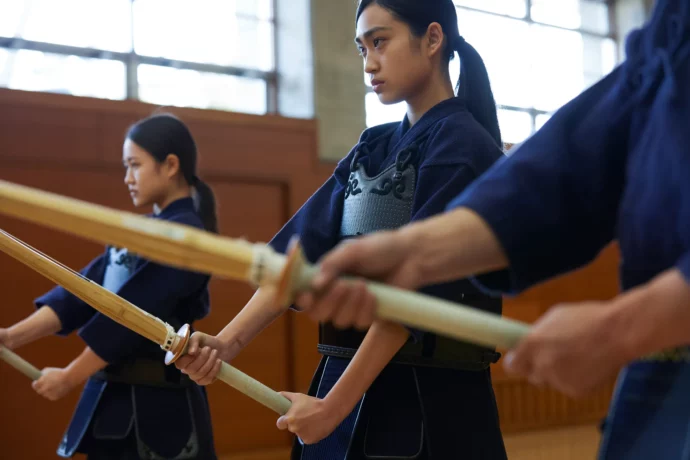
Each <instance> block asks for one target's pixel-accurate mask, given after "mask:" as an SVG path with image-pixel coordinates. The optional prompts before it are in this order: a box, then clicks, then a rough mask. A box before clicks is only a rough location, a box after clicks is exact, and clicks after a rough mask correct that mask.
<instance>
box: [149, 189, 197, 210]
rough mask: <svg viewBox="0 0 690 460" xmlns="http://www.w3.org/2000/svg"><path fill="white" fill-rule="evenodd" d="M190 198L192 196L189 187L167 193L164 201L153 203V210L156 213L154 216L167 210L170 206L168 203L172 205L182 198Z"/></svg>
mask: <svg viewBox="0 0 690 460" xmlns="http://www.w3.org/2000/svg"><path fill="white" fill-rule="evenodd" d="M190 196H192V190H191V187H182V188H179V189H177V190H174V191H173V192H171V193H169V194H168V195H167V196H166V197H165V198H164V199H162V200H159V201H158V202H156V203H154V205H153V210H154V211H155V212H156V214H158V213H159V212H161V211H162V210H164V209H165V208H167V207H168V206H169V205H170V203H173V202H175V201H177V200H180V199H182V198H189V197H190Z"/></svg>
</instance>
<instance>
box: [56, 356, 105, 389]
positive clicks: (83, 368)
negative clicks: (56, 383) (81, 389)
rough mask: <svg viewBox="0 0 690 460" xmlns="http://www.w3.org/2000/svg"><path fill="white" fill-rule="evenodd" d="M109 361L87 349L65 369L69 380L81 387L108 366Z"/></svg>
mask: <svg viewBox="0 0 690 460" xmlns="http://www.w3.org/2000/svg"><path fill="white" fill-rule="evenodd" d="M107 365H108V363H107V361H104V360H103V359H101V358H100V357H99V356H98V355H97V354H96V353H94V352H93V350H91V348H89V347H86V348H84V351H82V352H81V354H80V355H79V356H78V357H77V358H76V359H75V360H74V361H72V362H71V363H70V364H69V366H67V367H66V368H65V371H66V372H67V378H68V379H69V380H70V382H72V384H73V385H75V386H76V385H81V384H82V383H84V382H85V381H86V380H87V379H88V378H89V377H91V376H92V375H93V374H95V373H96V372H98V371H100V370H101V369H103V368H104V367H105V366H107Z"/></svg>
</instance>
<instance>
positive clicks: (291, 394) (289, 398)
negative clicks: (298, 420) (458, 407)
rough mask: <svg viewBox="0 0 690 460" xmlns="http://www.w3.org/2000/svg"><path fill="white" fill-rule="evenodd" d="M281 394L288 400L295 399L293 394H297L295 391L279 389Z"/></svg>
mask: <svg viewBox="0 0 690 460" xmlns="http://www.w3.org/2000/svg"><path fill="white" fill-rule="evenodd" d="M278 393H280V395H281V396H285V397H286V398H287V399H288V400H289V401H290V402H294V401H295V396H297V393H291V392H289V391H279V392H278Z"/></svg>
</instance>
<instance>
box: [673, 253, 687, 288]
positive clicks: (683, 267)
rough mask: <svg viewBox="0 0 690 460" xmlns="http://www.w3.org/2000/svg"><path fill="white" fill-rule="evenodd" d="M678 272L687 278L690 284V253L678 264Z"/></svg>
mask: <svg viewBox="0 0 690 460" xmlns="http://www.w3.org/2000/svg"><path fill="white" fill-rule="evenodd" d="M676 267H677V268H678V270H680V273H681V274H682V275H683V278H685V282H686V283H688V284H690V251H688V252H686V253H685V254H684V255H683V256H682V257H681V258H680V259H679V260H678V263H677V264H676Z"/></svg>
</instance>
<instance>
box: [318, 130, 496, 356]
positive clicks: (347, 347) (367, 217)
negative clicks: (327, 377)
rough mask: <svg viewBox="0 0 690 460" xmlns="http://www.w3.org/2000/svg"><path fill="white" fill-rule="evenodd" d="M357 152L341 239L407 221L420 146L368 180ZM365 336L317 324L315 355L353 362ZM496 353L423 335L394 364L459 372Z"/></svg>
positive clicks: (344, 210)
mask: <svg viewBox="0 0 690 460" xmlns="http://www.w3.org/2000/svg"><path fill="white" fill-rule="evenodd" d="M362 149H366V145H363V146H361V147H359V148H358V150H357V151H356V152H355V155H354V157H353V160H352V163H351V165H350V176H349V180H348V184H347V189H346V191H345V195H344V198H343V199H344V203H343V215H342V221H341V225H340V238H341V239H347V238H356V237H358V236H361V235H366V234H369V233H373V232H377V231H382V230H394V229H396V228H399V227H402V226H404V225H406V224H408V223H410V221H411V219H412V206H413V202H414V194H415V188H416V186H417V177H418V162H419V160H418V159H419V148H418V146H417V144H416V143H415V144H412V145H410V146H409V147H407V148H405V149H403V150H401V151H400V152H399V153H398V155H397V157H396V161H395V163H394V164H392V165H391V166H389V167H388V168H386V169H384V170H383V171H382V172H380V173H379V174H378V175H376V176H374V177H369V176H368V175H367V172H366V170H365V168H364V166H362V164H361V163H360V162H359V161H358V160H359V157H360V153H361V152H362ZM365 334H366V333H365V332H361V331H358V330H356V329H354V328H351V329H344V330H343V329H337V328H335V327H334V326H333V325H332V324H331V323H326V324H321V326H320V330H319V345H318V349H319V352H320V353H322V354H324V355H327V356H335V357H343V358H351V357H352V356H354V354H355V352H356V351H357V349H358V348H359V346H360V344H361V343H362V340H363V339H364V336H365ZM499 356H500V355H499V354H498V353H495V352H494V351H493V350H489V349H486V348H483V347H478V346H475V345H473V344H469V343H465V342H459V341H456V340H452V339H448V338H445V337H441V336H436V335H434V334H424V338H423V340H422V341H419V342H417V343H413V342H412V341H409V342H408V343H407V344H405V345H404V346H403V348H402V349H401V350H400V351H399V352H398V354H397V355H396V357H395V358H394V359H393V362H398V363H407V364H414V365H428V366H436V367H447V368H459V369H485V368H486V367H488V366H489V364H490V363H492V362H496V361H497V360H498V358H499Z"/></svg>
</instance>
